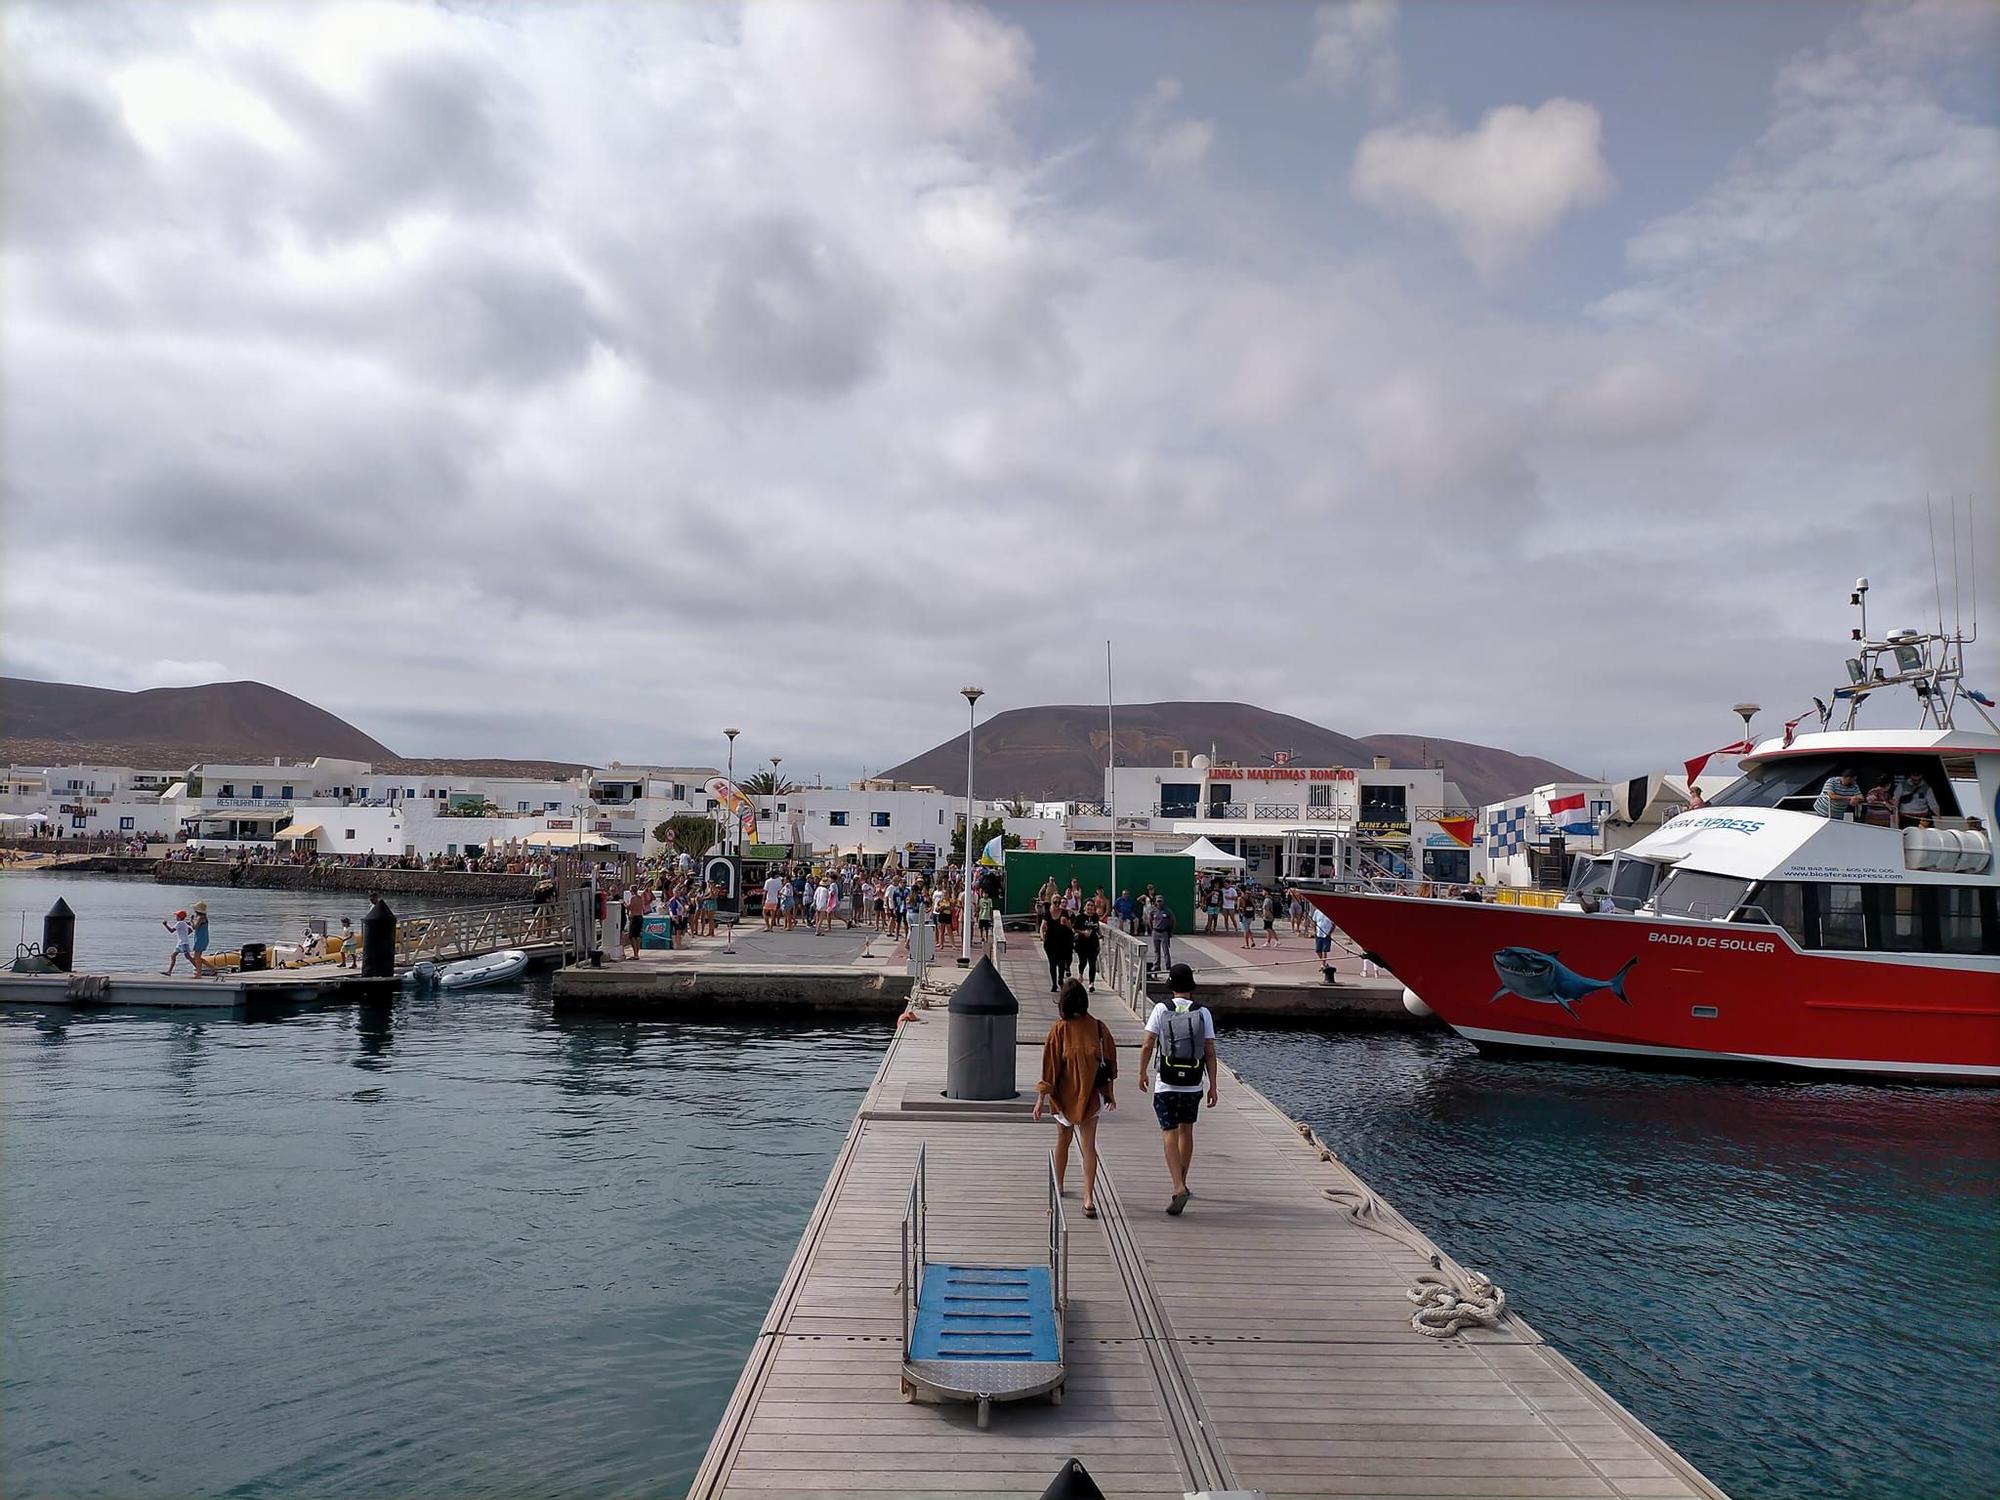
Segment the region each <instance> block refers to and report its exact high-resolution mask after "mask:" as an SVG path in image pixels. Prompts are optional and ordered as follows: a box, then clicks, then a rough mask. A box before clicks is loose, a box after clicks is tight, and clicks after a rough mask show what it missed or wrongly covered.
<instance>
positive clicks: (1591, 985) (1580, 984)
mask: <svg viewBox="0 0 2000 1500" xmlns="http://www.w3.org/2000/svg"><path fill="white" fill-rule="evenodd" d="M1638 962H1639V960H1638V959H1636V958H1628V959H1626V960H1625V962H1624V963H1622V964H1620V965H1619V966H1618V972H1617V973H1616V974H1613V975H1612V976H1611V977H1610V978H1609V979H1592V978H1591V977H1590V976H1589V975H1587V974H1579V973H1577V972H1576V970H1574V969H1572V968H1569V967H1568V966H1567V965H1565V964H1563V963H1561V962H1560V961H1559V960H1558V957H1557V954H1556V953H1554V952H1551V953H1541V952H1537V951H1536V950H1535V949H1533V948H1502V949H1501V950H1500V951H1499V952H1497V953H1495V954H1494V955H1493V972H1494V973H1495V974H1497V975H1499V976H1500V988H1499V989H1497V990H1495V991H1494V992H1493V1000H1498V999H1499V998H1500V997H1501V996H1502V995H1519V996H1520V997H1521V998H1522V999H1523V1000H1532V1001H1534V1002H1535V1003H1536V1004H1537V1005H1560V1006H1561V1007H1562V1008H1563V1010H1564V1011H1565V1012H1566V1013H1567V1014H1569V1015H1570V1016H1572V1017H1573V1016H1575V1015H1576V1012H1575V1011H1574V1010H1572V1009H1570V1007H1571V1006H1572V1005H1573V1004H1574V1003H1575V1002H1576V1001H1578V1000H1581V999H1583V998H1584V996H1586V995H1594V994H1596V993H1597V992H1598V991H1599V990H1609V991H1611V993H1612V994H1614V995H1616V996H1617V997H1618V999H1619V1000H1620V1002H1622V1003H1623V1004H1626V1005H1630V1004H1631V1003H1632V1002H1631V1001H1630V1000H1627V999H1626V998H1625V976H1626V975H1627V974H1629V973H1631V972H1632V968H1633V965H1635V964H1637V963H1638ZM1493 1000H1488V1001H1487V1002H1486V1003H1487V1004H1488V1005H1491V1004H1492V1003H1493Z"/></svg>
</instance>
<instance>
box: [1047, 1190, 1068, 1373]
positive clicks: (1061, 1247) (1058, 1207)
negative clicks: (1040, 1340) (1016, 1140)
mask: <svg viewBox="0 0 2000 1500" xmlns="http://www.w3.org/2000/svg"><path fill="white" fill-rule="evenodd" d="M1049 1291H1050V1293H1051V1295H1053V1296H1054V1297H1055V1299H1056V1357H1057V1358H1058V1359H1060V1358H1062V1351H1063V1350H1064V1349H1066V1348H1068V1347H1069V1216H1068V1215H1067V1214H1065V1213H1064V1212H1063V1203H1062V1186H1061V1184H1060V1183H1058V1182H1057V1181H1056V1154H1055V1152H1054V1151H1050V1152H1049Z"/></svg>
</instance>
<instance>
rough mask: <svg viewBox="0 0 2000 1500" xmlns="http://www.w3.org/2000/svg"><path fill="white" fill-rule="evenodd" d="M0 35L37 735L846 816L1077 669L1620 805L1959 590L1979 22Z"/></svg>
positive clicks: (858, 25)
mask: <svg viewBox="0 0 2000 1500" xmlns="http://www.w3.org/2000/svg"><path fill="white" fill-rule="evenodd" d="M0 24H4V28H5V35H4V42H5V46H6V51H7V57H8V69H7V72H8V76H7V80H6V88H5V96H4V107H5V120H4V128H5V137H4V152H5V156H4V169H5V178H4V196H0V210H3V211H4V212H3V213H0V235H3V236H4V238H3V239H0V296H4V299H5V300H4V309H3V310H4V317H3V318H0V439H4V446H0V483H4V491H0V498H4V506H5V514H4V531H0V536H4V541H0V547H4V549H5V553H4V575H0V576H4V579H5V587H4V592H0V665H4V667H5V670H6V671H8V672H10V673H14V674H17V675H26V676H32V677H43V678H55V679H61V680H68V681H76V682H90V683H98V684H103V685H108V686H116V687H142V686H150V685H156V684H165V683H185V682H195V681H205V680H213V679H218V678H257V679H261V680H263V681H266V682H269V683H273V684H275V685H277V686H280V687H283V688H286V689H288V690H290V691H293V692H297V693H299V694H301V695H302V696H305V697H307V698H310V699H312V700H314V701H316V702H319V703H321V704H323V705H325V706H327V707H329V708H331V709H333V710H334V711H336V712H338V713H340V714H342V715H344V716H346V717H348V718H350V719H352V720H354V721H355V722H356V723H357V724H359V725H360V726H361V727H363V728H365V729H367V730H368V731H370V732H371V733H373V734H375V735H376V736H377V737H378V738H380V739H382V740H383V741H385V742H386V743H388V744H390V745H392V746H393V747H395V748H397V749H398V750H400V751H402V752H403V753H405V754H448V753H459V754H473V753H487V754H520V755H549V756H561V757H574V758H583V759H591V758H608V757H611V756H614V755H615V756H620V757H623V758H625V759H628V760H636V759H654V760H677V759H684V758H693V759H700V760H709V759H716V758H719V755H720V751H721V748H722V739H721V736H720V730H721V729H722V727H723V726H724V725H726V724H735V725H740V726H741V727H742V728H743V730H744V737H743V739H742V740H741V741H740V742H739V749H740V750H741V752H742V753H743V755H744V757H745V759H746V760H748V761H752V762H754V761H757V760H761V759H763V758H764V757H767V756H769V755H773V754H779V755H783V756H784V757H785V766H786V770H787V771H788V772H789V771H792V770H793V769H795V768H796V769H798V770H801V771H804V772H806V773H808V774H810V773H812V772H814V771H823V772H824V773H825V774H827V775H829V776H837V775H844V774H848V773H851V772H852V771H854V770H856V769H858V768H861V767H880V766H882V765H884V764H887V763H889V762H892V761H895V760H898V759H901V758H903V757H904V756H906V755H909V754H913V753H915V752H916V751H918V750H920V749H922V748H924V747H926V746H928V745H930V744H931V743H933V742H934V741H936V740H939V739H942V738H944V737H945V736H947V735H950V734H952V733H955V732H957V731H958V730H959V729H960V728H961V727H962V725H963V712H964V710H963V704H962V701H961V700H960V699H959V698H958V696H957V689H958V687H959V686H960V685H961V684H962V683H964V682H967V681H977V682H979V683H981V684H983V685H984V686H985V687H986V689H987V690H988V694H989V696H988V697H987V699H986V705H985V706H986V707H987V708H989V709H1000V708H1007V707H1014V706H1021V705H1025V704H1033V703H1045V702H1088V701H1093V700H1096V699H1099V698H1101V696H1102V692H1103V643H1104V641H1105V639H1106V638H1107V637H1111V638H1113V639H1114V640H1115V642H1116V650H1117V660H1118V671H1119V682H1118V686H1119V696H1120V697H1121V698H1127V699H1132V700H1142V699H1160V698H1240V699H1244V700H1248V701H1253V702H1256V703H1260V704H1263V705H1265V706H1267V707H1270V708H1274V709H1280V710H1284V711H1287V712H1292V713H1297V714H1301V715H1304V716H1306V717H1308V718H1312V719H1315V720H1318V721H1320V722H1322V723H1325V724H1327V725H1329V726H1331V727H1333V728H1336V729H1340V730H1343V731H1346V732H1350V733H1365V732H1371V731H1377V730H1401V731H1421V732H1425V733H1430V734H1437V735H1447V736H1456V737H1460V738H1466V739H1473V740H1481V741H1485V742H1488V743H1493V744H1500V745H1504V746H1507V747H1510V748H1514V749H1518V750H1524V751H1531V752H1536V753H1541V754H1546V755H1549V756H1551V757H1553V758H1555V759H1558V760H1561V761H1564V762H1566V763H1569V764H1571V765H1576V766H1579V767H1582V768H1584V769H1588V770H1600V769H1604V770H1610V771H1613V772H1623V771H1629V770H1631V769H1635V768H1639V767H1651V766H1659V765H1665V764H1670V763H1673V762H1677V761H1678V760H1679V759H1681V758H1682V757H1683V756H1684V755H1686V754H1688V753H1690V752H1692V751H1695V750H1699V749H1703V748H1707V747H1709V746H1711V745H1713V744H1716V743H1719V742H1720V741H1721V740H1723V739H1726V738H1728V737H1729V735H1728V732H1729V731H1730V730H1731V729H1732V728H1733V727H1734V726H1735V723H1736V721H1735V719H1734V718H1733V717H1732V716H1731V715H1730V714H1729V711H1728V706H1729V705H1730V704H1731V703H1732V702H1734V701H1736V700H1738V699H1740V698H1743V697H1746V696H1748V697H1752V698H1756V699H1758V700H1760V701H1762V702H1764V703H1765V704H1767V705H1770V707H1771V708H1772V709H1773V710H1774V711H1783V712H1788V711H1792V710H1795V709H1796V708H1797V707H1798V706H1799V705H1800V704H1802V703H1804V702H1806V701H1807V700H1808V699H1809V696H1810V694H1811V693H1813V692H1814V691H1820V692H1824V691H1825V688H1826V686H1827V684H1828V683H1829V681H1830V680H1831V678H1832V676H1833V675H1834V674H1836V673H1837V672H1838V670H1839V657H1840V656H1841V654H1842V652H1841V651H1840V645H1841V641H1842V639H1843V637H1844V635H1845V631H1846V628H1847V626H1848V624H1849V618H1848V616H1849V613H1850V611H1849V610H1848V606H1847V602H1846V590H1847V588H1848V586H1849V584H1850V582H1851V580H1852V578H1853V577H1854V575H1855V574H1857V573H1862V572H1866V573H1868V574H1870V575H1871V576H1872V577H1873V579H1874V581H1875V592H1874V595H1873V600H1874V605H1875V611H1874V613H1873V615H1872V623H1875V624H1877V625H1880V624H1885V623H1904V622H1905V621H1906V619H1907V621H1910V622H1915V621H1920V620H1922V619H1923V618H1924V617H1925V616H1926V615H1928V614H1932V613H1934V606H1933V604H1932V589H1931V566H1930V545H1929V541H1928V538H1927V534H1926V529H1925V519H1924V499H1925V496H1926V495H1929V496H1930V497H1931V498H1932V501H1933V503H1934V504H1935V505H1937V506H1938V507H1939V509H1940V513H1942V510H1943V507H1944V506H1945V505H1946V503H1947V502H1948V501H1949V499H1950V498H1951V497H1953V496H1956V497H1957V498H1958V501H1959V504H1960V507H1961V514H1962V515H1963V514H1965V513H1967V512H1976V513H1977V515H1978V519H1979V522H1980V525H1981V531H1980V533H1979V536H1978V540H1977V542H1976V543H1975V544H1974V545H1975V546H1976V547H1977V549H1978V551H1979V552H1981V553H1982V554H1984V555H1985V556H1986V557H1987V558H1988V559H2000V548H1996V547H1995V545H1994V539H1995V538H1996V537H2000V453H1996V436H1995V434H1996V427H2000V424H1996V421H1995V414H1996V412H2000V7H1995V6H1992V5H1988V4H1984V3H1977V0H1937V3H1917V4H1881V5H1871V6H1843V5H1835V4H1799V3H1764V4H1731V5H1712V4H1696V3H1661V0H1628V3H1621V4H1618V5H1603V4H1596V3H1589V0H1565V3H1489V0H1481V3H1476V4H1475V3H1469V0H1462V3H1408V4H1403V5H1401V6H1398V5H1396V4H1394V3H1393V0H1374V3H1370V0H1359V3H1354V4H1345V5H1343V4H1333V5H1320V6H1317V7H1315V6H1312V5H1304V4H1300V5H1272V4H1232V5H1227V6H1224V5H1221V4H1214V5H1201V4H1193V3H1177V4H1173V5H1142V4H1135V3H1115V4H1112V3H1105V4H1084V5H1073V6H1062V7H1058V6H1054V5H1046V4H1027V5H1021V6H1016V7H1008V6H997V5H996V6H989V7H984V8H982V7H979V6H974V5H959V4H914V5H897V4H892V3H887V0H871V3H868V4H861V3H852V4H842V3H824V0H822V3H814V4H806V5H796V6H794V5H787V4H783V3H778V0H758V3H755V4H752V5H749V6H747V7H744V8H741V9H738V8H734V7H727V6H723V5H699V4H673V5H669V4H609V3H607V4H601V5H539V6H533V7H529V6H523V5H506V6H493V5H482V4H476V3H458V0H454V3H449V4H431V5H407V6H388V5H330V6H326V7H307V6H304V5H289V4H265V3H259V4H255V5H250V6H246V7H243V8H228V7H207V6H201V5H194V4H175V5H161V4H155V3H144V4H137V5H132V6H129V7H127V6H115V5H106V4H92V3H88V0H64V3H61V4H50V5H47V6H34V5H27V4H19V3H10V4H8V5H7V6H6V7H5V8H4V11H0ZM1989 571H2000V569H1989ZM1982 582H1984V581H1982ZM1946 589H1947V592H1949V579H1948V577H1947V580H1946ZM1984 592H1985V593H1986V595H1987V599H1988V601H1989V603H1993V602H1994V601H1995V599H1996V591H1994V590H1992V589H1991V588H1985V589H1984ZM1947 608H1948V610H1949V606H1947ZM1891 616H1893V617H1894V619H1891V618H1890V617H1891ZM1983 623H1986V624H1987V625H1988V626H1989V629H1990V633H1991V634H1993V635H2000V611H1996V612H1994V614H1993V617H1992V618H1990V619H1988V620H1986V621H1984V622H1983ZM1979 649H1980V652H1981V653H1982V656H1981V658H1980V662H1981V670H1982V671H1983V672H1984V675H1985V683H1984V685H1986V687H1987V690H1988V691H1989V692H1994V691H1996V690H2000V670H1995V666H1996V662H2000V654H1996V652H1995V651H1994V650H1993V648H1992V647H1991V646H1988V645H1982V646H1981V647H1980V648H1979ZM1978 679H1979V674H1978V673H1975V680H1976V681H1977V680H1978ZM1779 716H1781V713H1780V712H1774V713H1773V714H1772V715H1770V716H1769V717H1770V718H1772V719H1775V718H1777V717H1779Z"/></svg>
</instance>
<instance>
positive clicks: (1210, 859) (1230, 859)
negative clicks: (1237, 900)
mask: <svg viewBox="0 0 2000 1500" xmlns="http://www.w3.org/2000/svg"><path fill="white" fill-rule="evenodd" d="M1180 852H1181V853H1182V854H1185V855H1187V856H1188V857H1189V858H1190V859H1192V860H1193V861H1194V867H1195V868H1196V869H1197V870H1241V869H1244V868H1246V862H1245V860H1244V859H1243V857H1242V856H1241V855H1236V854H1225V853H1223V852H1222V850H1220V849H1218V848H1216V847H1215V845H1213V844H1211V843H1210V842H1209V841H1208V836H1207V835H1206V834H1204V835H1202V837H1200V838H1198V839H1196V840H1195V841H1194V842H1193V843H1192V844H1189V845H1188V846H1187V848H1185V849H1183V850H1181V851H1180Z"/></svg>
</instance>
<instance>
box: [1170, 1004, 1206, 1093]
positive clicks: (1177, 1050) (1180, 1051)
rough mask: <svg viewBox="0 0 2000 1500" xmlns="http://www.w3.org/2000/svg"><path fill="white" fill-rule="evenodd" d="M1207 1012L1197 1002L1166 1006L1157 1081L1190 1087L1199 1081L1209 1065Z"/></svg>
mask: <svg viewBox="0 0 2000 1500" xmlns="http://www.w3.org/2000/svg"><path fill="white" fill-rule="evenodd" d="M1207 1014H1208V1012H1207V1011H1205V1010H1203V1009H1202V1008H1201V1007H1200V1006H1198V1005H1193V1006H1189V1007H1188V1008H1187V1009H1186V1010H1176V1009H1175V1008H1174V1007H1173V1006H1171V1005H1170V1006H1168V1007H1167V1013H1166V1016H1165V1017H1164V1018H1163V1019H1162V1020H1161V1022H1160V1082H1162V1083H1170V1084H1173V1085H1175V1086H1177V1087H1179V1088H1193V1087H1195V1086H1196V1085H1198V1084H1199V1083H1200V1082H1201V1081H1202V1075H1203V1073H1204V1072H1206V1070H1207V1065H1208V1027H1207V1025H1206V1024H1205V1023H1204V1018H1205V1017H1206V1016H1207Z"/></svg>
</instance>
